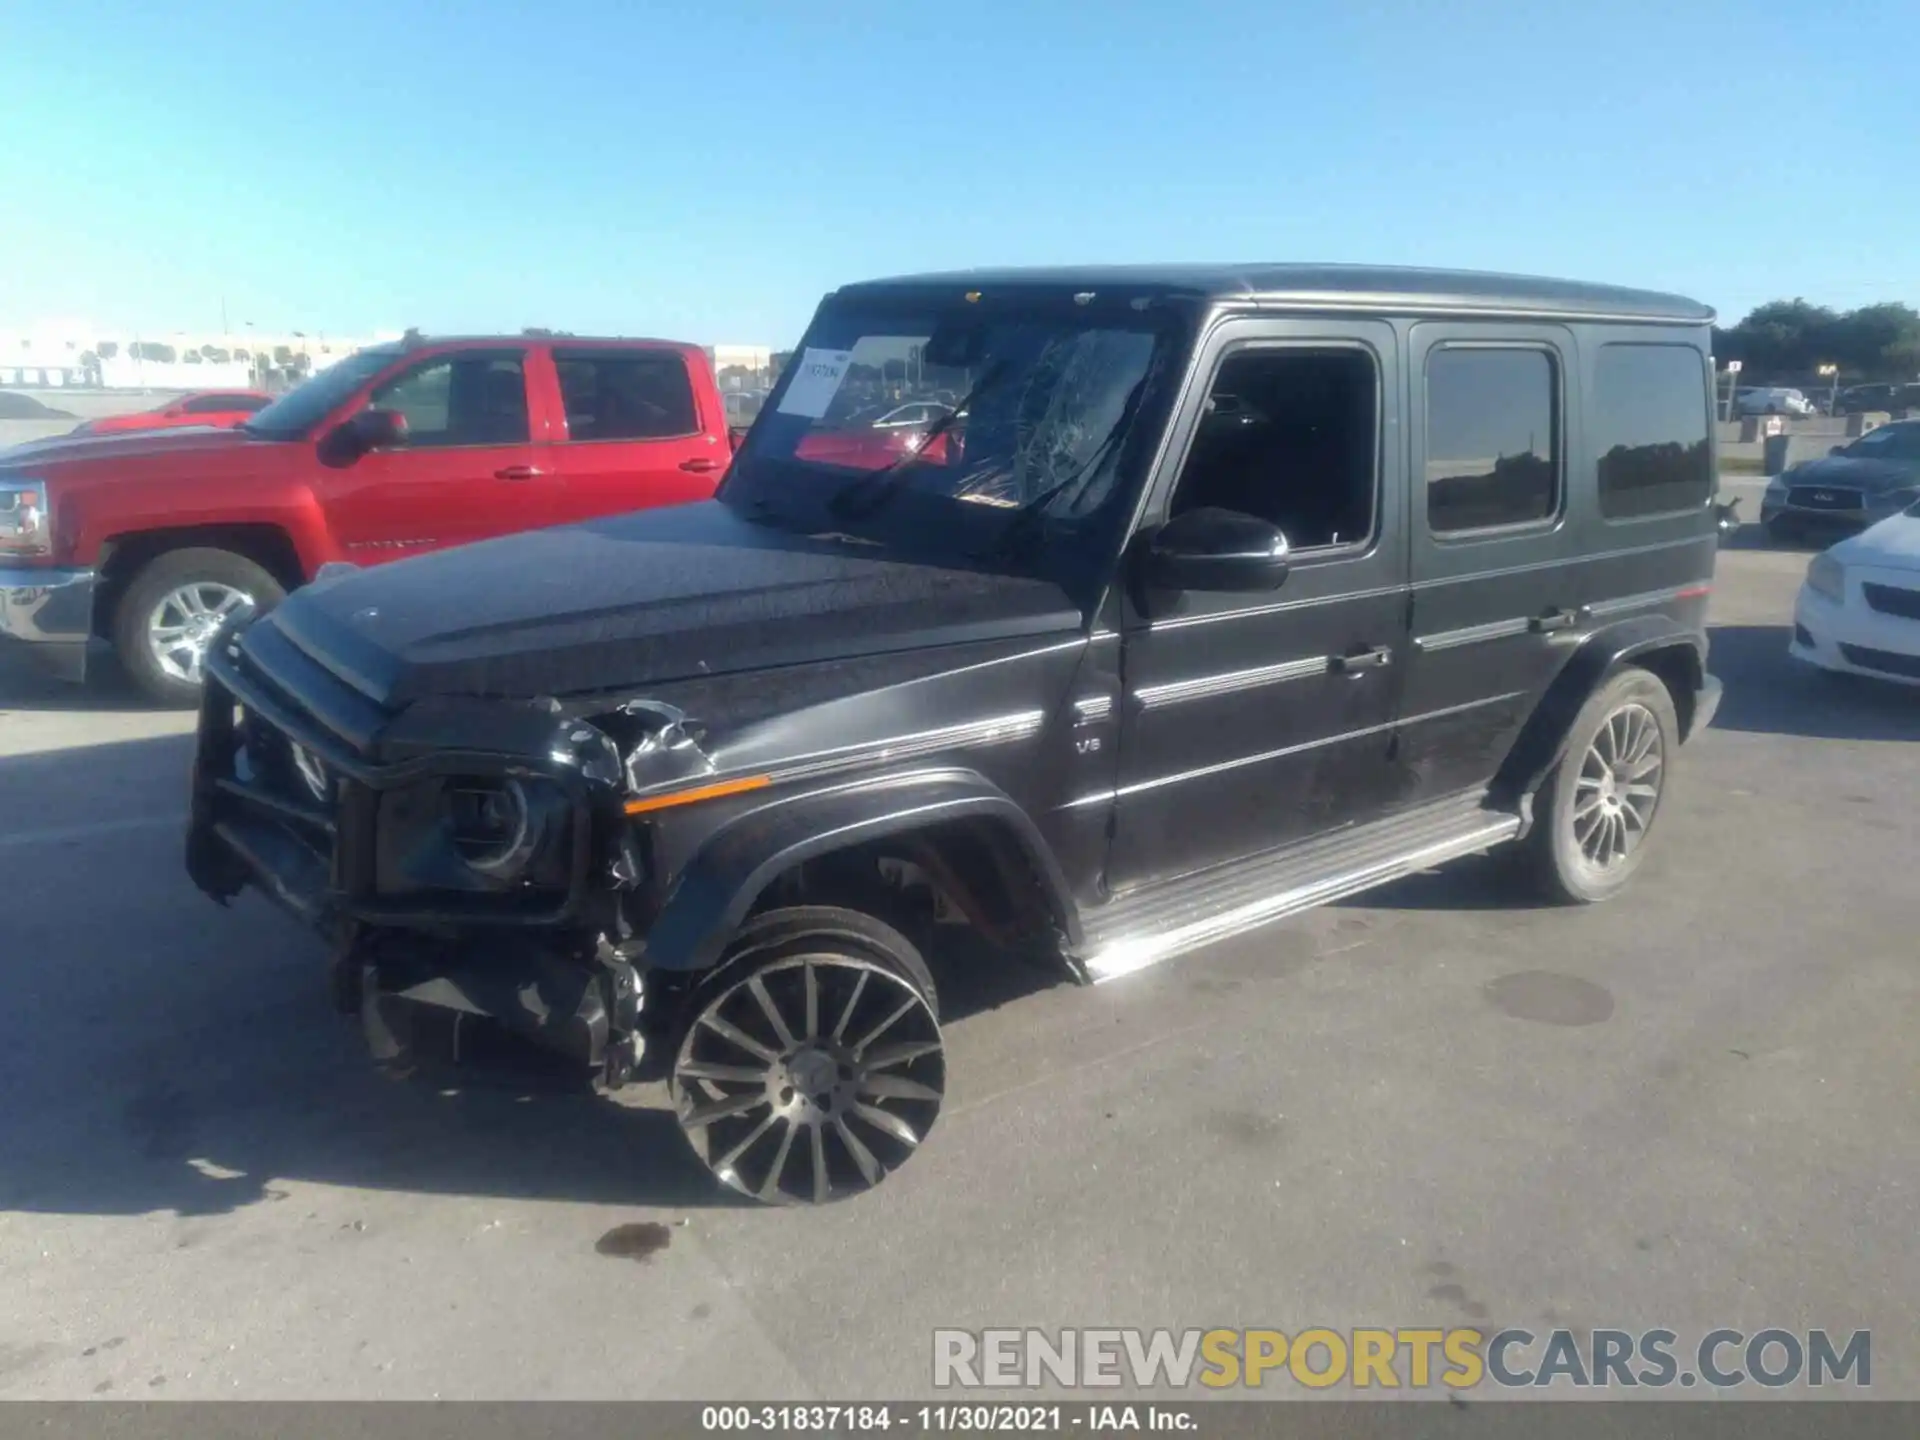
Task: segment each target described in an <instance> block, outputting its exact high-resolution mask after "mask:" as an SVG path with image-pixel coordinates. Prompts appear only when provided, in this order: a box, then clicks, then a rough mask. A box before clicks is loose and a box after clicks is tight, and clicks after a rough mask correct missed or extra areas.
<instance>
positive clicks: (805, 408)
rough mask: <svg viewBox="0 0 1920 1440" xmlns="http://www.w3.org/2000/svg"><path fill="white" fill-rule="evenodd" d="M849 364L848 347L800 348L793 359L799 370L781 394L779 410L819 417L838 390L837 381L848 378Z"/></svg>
mask: <svg viewBox="0 0 1920 1440" xmlns="http://www.w3.org/2000/svg"><path fill="white" fill-rule="evenodd" d="M852 363H853V352H852V351H851V350H812V349H808V350H802V351H801V352H800V358H799V359H798V360H796V361H794V362H793V365H794V369H795V370H796V371H797V372H798V373H797V374H796V375H795V376H794V377H793V382H792V383H791V384H789V385H788V386H787V393H786V394H785V395H782V396H781V397H780V413H781V414H782V415H804V416H806V417H807V418H808V419H809V420H818V419H819V418H820V417H821V416H822V415H825V414H826V413H827V406H829V405H831V404H832V403H833V397H834V396H835V395H837V394H839V393H840V382H841V381H842V380H845V379H846V378H847V367H848V366H849V365H851V364H852Z"/></svg>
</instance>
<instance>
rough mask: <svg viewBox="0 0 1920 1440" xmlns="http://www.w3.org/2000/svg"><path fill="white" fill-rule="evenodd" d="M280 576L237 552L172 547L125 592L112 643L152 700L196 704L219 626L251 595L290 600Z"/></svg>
mask: <svg viewBox="0 0 1920 1440" xmlns="http://www.w3.org/2000/svg"><path fill="white" fill-rule="evenodd" d="M286 596H287V592H286V591H285V590H284V589H283V588H282V587H281V585H280V582H279V581H278V580H276V579H274V578H273V576H272V575H270V574H268V573H267V572H266V570H264V569H262V568H261V567H260V566H259V565H257V564H255V563H254V562H253V561H251V560H249V559H247V557H246V556H244V555H236V554H234V553H233V552H232V551H230V550H214V549H210V548H195V549H190V550H169V551H167V552H166V553H165V554H163V555H158V556H156V557H154V559H152V560H150V561H148V562H147V565H146V567H145V568H144V569H142V570H140V571H139V572H138V573H137V574H135V575H134V577H133V580H132V582H131V583H130V584H129V585H128V586H127V588H126V591H125V593H124V594H122V595H121V597H120V604H119V607H118V608H117V609H116V610H115V612H114V617H113V648H114V651H115V653H117V654H118V655H119V657H120V663H121V665H123V666H124V667H125V668H126V671H127V674H128V676H129V677H130V678H131V679H132V680H133V683H134V684H135V685H136V686H137V687H138V688H139V690H140V692H141V693H142V694H143V695H145V696H146V697H147V698H148V699H149V700H152V701H154V702H155V703H157V704H160V705H164V706H167V707H169V708H172V709H179V708H183V707H188V706H193V705H197V704H198V703H199V701H200V673H201V668H202V665H203V663H204V661H205V658H206V651H207V647H208V646H209V645H210V644H211V642H212V639H213V635H214V633H215V632H216V631H217V629H218V627H219V625H220V624H221V623H222V622H223V621H224V620H225V619H227V618H228V617H229V616H230V615H232V614H233V613H234V612H235V611H236V610H238V609H239V608H240V601H242V600H245V601H251V602H252V604H253V605H254V607H255V608H256V609H259V610H267V609H271V608H272V607H273V606H274V605H277V604H278V603H279V602H280V601H282V600H284V599H286Z"/></svg>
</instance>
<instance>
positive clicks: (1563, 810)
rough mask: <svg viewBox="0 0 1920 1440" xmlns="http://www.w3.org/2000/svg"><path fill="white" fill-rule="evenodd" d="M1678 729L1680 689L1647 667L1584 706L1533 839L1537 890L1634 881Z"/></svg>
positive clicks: (1578, 892)
mask: <svg viewBox="0 0 1920 1440" xmlns="http://www.w3.org/2000/svg"><path fill="white" fill-rule="evenodd" d="M1679 736H1680V725H1679V721H1678V719H1677V718H1676V717H1675V715H1674V710H1673V697H1672V696H1670V695H1669V694H1668V693H1667V687H1666V686H1665V685H1664V684H1663V683H1662V682H1661V681H1660V679H1659V678H1658V677H1657V676H1655V675H1652V674H1650V673H1649V672H1647V671H1645V670H1638V669H1630V670H1623V671H1621V672H1620V673H1619V674H1618V675H1615V676H1614V677H1613V679H1611V680H1609V681H1608V682H1607V683H1606V684H1605V685H1603V686H1601V687H1600V689H1599V690H1598V691H1597V692H1596V693H1595V694H1594V696H1593V698H1592V699H1590V700H1588V701H1587V703H1586V704H1585V705H1584V706H1583V707H1581V710H1580V713H1579V715H1578V716H1576V717H1575V719H1574V722H1573V726H1572V729H1571V730H1570V732H1569V734H1568V739H1567V751H1566V754H1565V755H1564V756H1562V757H1561V760H1560V763H1559V764H1558V765H1556V766H1555V767H1554V769H1553V772H1552V773H1551V774H1550V775H1548V777H1547V779H1546V783H1545V784H1543V785H1542V786H1541V787H1540V796H1539V801H1540V803H1539V806H1538V808H1537V810H1536V813H1535V820H1534V828H1533V831H1532V833H1531V834H1529V835H1528V837H1527V840H1526V842H1525V843H1526V845H1527V853H1526V854H1525V856H1524V857H1523V858H1524V859H1525V860H1526V861H1527V862H1529V863H1528V864H1527V865H1526V869H1527V870H1528V872H1529V876H1530V878H1531V879H1532V881H1533V882H1534V885H1535V888H1536V889H1538V890H1539V891H1540V892H1541V893H1543V894H1544V895H1545V896H1546V897H1547V898H1549V899H1552V900H1557V901H1561V902H1563V903H1569V904H1576V905H1591V904H1594V903H1596V902H1598V901H1601V900H1609V899H1611V898H1612V897H1613V896H1615V895H1617V894H1618V893H1619V892H1620V891H1621V889H1622V888H1624V887H1625V885H1626V883H1627V881H1628V880H1630V879H1631V878H1632V877H1633V872H1634V871H1636V870H1638V869H1639V868H1640V862H1641V861H1642V860H1643V859H1645V858H1646V842H1647V837H1648V836H1649V835H1650V834H1651V833H1652V830H1653V824H1654V821H1655V820H1656V819H1657V818H1658V816H1659V813H1660V801H1661V799H1662V798H1663V797H1664V796H1665V794H1666V788H1667V772H1668V765H1669V762H1670V761H1671V759H1672V757H1673V753H1674V751H1675V750H1676V749H1677V748H1678V747H1679Z"/></svg>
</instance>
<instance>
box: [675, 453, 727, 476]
mask: <svg viewBox="0 0 1920 1440" xmlns="http://www.w3.org/2000/svg"><path fill="white" fill-rule="evenodd" d="M720 464H721V462H720V461H718V460H715V459H713V458H711V457H710V456H706V455H696V456H695V457H694V458H693V459H691V460H682V461H681V462H680V468H681V469H682V470H691V471H692V472H693V473H694V474H696V475H710V474H712V473H713V472H714V471H715V470H718V469H719V468H720Z"/></svg>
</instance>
